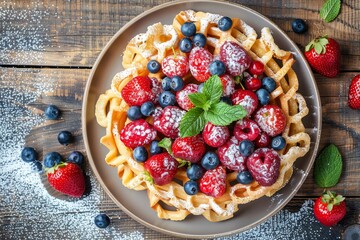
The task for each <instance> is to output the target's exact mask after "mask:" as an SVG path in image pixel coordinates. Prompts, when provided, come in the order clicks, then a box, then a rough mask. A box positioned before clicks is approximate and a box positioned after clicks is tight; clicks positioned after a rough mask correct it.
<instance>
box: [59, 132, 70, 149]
mask: <svg viewBox="0 0 360 240" xmlns="http://www.w3.org/2000/svg"><path fill="white" fill-rule="evenodd" d="M58 141H59V143H60V144H62V145H65V146H66V145H68V144H69V143H71V142H72V141H73V135H72V134H71V132H69V131H61V132H59V134H58Z"/></svg>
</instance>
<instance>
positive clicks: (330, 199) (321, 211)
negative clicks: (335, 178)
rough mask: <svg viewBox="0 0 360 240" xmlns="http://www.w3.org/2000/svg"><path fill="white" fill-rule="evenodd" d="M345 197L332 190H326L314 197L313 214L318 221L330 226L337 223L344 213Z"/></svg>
mask: <svg viewBox="0 0 360 240" xmlns="http://www.w3.org/2000/svg"><path fill="white" fill-rule="evenodd" d="M344 200H345V198H344V197H343V196H341V195H337V194H336V193H334V192H332V191H326V192H324V193H323V195H322V196H321V197H319V198H317V199H316V201H315V205H314V215H315V217H316V219H317V220H319V222H320V223H321V224H323V225H325V226H328V227H331V226H334V225H335V224H337V223H338V222H339V221H340V220H341V219H343V218H344V216H345V214H346V204H345V201H344Z"/></svg>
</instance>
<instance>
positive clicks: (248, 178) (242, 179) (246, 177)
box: [236, 171, 254, 184]
mask: <svg viewBox="0 0 360 240" xmlns="http://www.w3.org/2000/svg"><path fill="white" fill-rule="evenodd" d="M236 180H237V181H238V182H239V183H241V184H250V183H252V182H253V181H254V178H253V176H252V175H251V174H250V172H249V171H242V172H239V173H238V175H237V176H236Z"/></svg>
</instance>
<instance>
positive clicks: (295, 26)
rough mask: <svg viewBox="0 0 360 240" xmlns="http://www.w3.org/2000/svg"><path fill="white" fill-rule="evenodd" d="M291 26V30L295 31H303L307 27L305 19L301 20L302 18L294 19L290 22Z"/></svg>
mask: <svg viewBox="0 0 360 240" xmlns="http://www.w3.org/2000/svg"><path fill="white" fill-rule="evenodd" d="M291 27H292V30H293V31H294V32H295V33H304V32H306V31H307V29H308V26H307V24H306V23H305V21H304V20H302V19H295V20H294V21H293V22H292V23H291Z"/></svg>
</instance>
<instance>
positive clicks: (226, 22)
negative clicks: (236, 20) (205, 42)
mask: <svg viewBox="0 0 360 240" xmlns="http://www.w3.org/2000/svg"><path fill="white" fill-rule="evenodd" d="M231 26H232V20H231V18H229V17H222V18H220V20H219V22H218V28H219V29H220V30H221V31H227V30H229V29H230V28H231Z"/></svg>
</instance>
